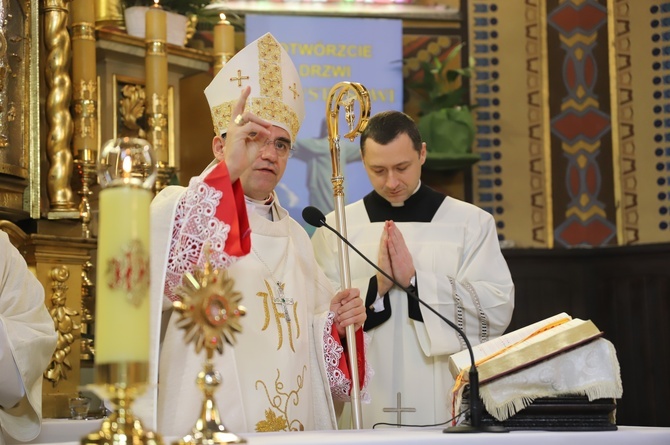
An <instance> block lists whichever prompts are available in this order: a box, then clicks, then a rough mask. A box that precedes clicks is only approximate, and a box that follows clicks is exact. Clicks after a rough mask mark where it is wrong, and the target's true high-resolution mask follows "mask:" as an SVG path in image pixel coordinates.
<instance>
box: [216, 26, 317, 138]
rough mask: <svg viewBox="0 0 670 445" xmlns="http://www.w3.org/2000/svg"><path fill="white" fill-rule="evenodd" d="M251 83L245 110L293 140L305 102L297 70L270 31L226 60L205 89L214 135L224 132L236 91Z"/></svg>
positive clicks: (238, 95)
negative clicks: (279, 129) (287, 134)
mask: <svg viewBox="0 0 670 445" xmlns="http://www.w3.org/2000/svg"><path fill="white" fill-rule="evenodd" d="M248 85H249V86H251V94H250V95H249V98H248V99H247V104H246V108H245V110H246V111H251V112H252V113H253V114H255V115H256V116H258V117H260V118H263V119H265V120H268V121H270V122H271V123H272V124H273V125H276V126H277V127H280V128H283V129H284V130H286V131H287V132H288V133H289V134H290V135H291V143H292V144H293V143H295V138H296V135H297V134H298V130H300V125H301V124H302V121H303V119H304V118H305V102H304V98H303V94H302V85H301V84H300V77H299V76H298V70H296V68H295V65H293V61H291V58H290V57H289V55H288V53H287V52H286V50H285V49H284V48H283V47H282V46H281V45H280V44H279V42H278V41H277V39H275V38H274V36H273V35H272V34H270V33H267V34H265V35H263V36H262V37H260V38H258V39H257V40H254V41H253V42H251V43H250V44H248V45H247V46H245V47H244V49H242V50H241V51H240V52H238V53H237V54H235V56H234V57H233V58H232V59H230V60H229V61H228V62H227V63H226V64H225V65H224V66H223V68H221V71H219V72H218V73H217V75H216V76H215V77H214V79H213V80H212V82H211V83H210V84H209V85H208V86H207V88H205V96H207V102H208V103H209V108H210V110H211V112H212V121H213V122H214V130H215V131H216V133H217V134H224V133H226V132H227V131H228V125H229V123H230V121H231V118H235V116H231V114H232V109H233V106H234V105H235V103H236V102H237V100H238V98H239V97H240V92H241V91H242V89H243V88H244V87H246V86H248Z"/></svg>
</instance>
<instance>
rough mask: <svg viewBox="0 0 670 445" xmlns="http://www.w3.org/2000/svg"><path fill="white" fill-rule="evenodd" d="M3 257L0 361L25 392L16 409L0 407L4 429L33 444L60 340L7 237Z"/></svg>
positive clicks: (40, 292)
mask: <svg viewBox="0 0 670 445" xmlns="http://www.w3.org/2000/svg"><path fill="white" fill-rule="evenodd" d="M0 252H2V253H0V329H1V331H0V336H2V344H3V345H4V346H7V347H8V349H7V350H5V349H4V346H3V350H2V351H0V360H2V361H3V362H7V363H6V364H8V365H9V369H10V371H9V372H16V371H17V370H18V372H19V375H20V380H21V382H20V383H21V384H23V387H24V388H25V394H24V396H23V397H22V398H21V399H20V400H19V401H18V403H17V404H16V405H14V406H11V407H5V406H3V407H0V429H2V430H3V432H5V433H7V434H10V435H11V436H12V437H14V438H15V439H17V440H20V441H29V440H32V439H34V438H35V437H37V435H38V434H39V432H40V423H41V420H42V373H43V372H44V370H45V369H46V367H47V365H48V364H49V360H50V359H51V356H52V354H53V352H54V349H55V347H56V341H57V334H56V330H55V328H54V321H53V320H52V319H51V316H50V315H49V311H48V310H47V308H46V306H45V305H44V288H43V287H42V285H41V284H40V282H39V281H38V280H37V278H36V277H35V276H34V275H33V274H32V272H30V270H28V267H27V265H26V262H25V260H24V259H23V257H22V256H21V254H20V253H19V251H18V250H16V248H14V246H12V245H11V243H10V241H9V238H8V236H7V234H6V233H5V232H2V231H0ZM12 362H13V363H12ZM2 368H3V369H8V368H7V367H4V366H3V367H2ZM0 377H1V378H2V382H0V385H3V384H7V383H8V382H11V381H12V379H11V378H10V376H6V375H4V374H3V375H2V376H0ZM9 389H10V390H12V389H13V388H9ZM2 443H3V437H2V433H1V432H0V444H2Z"/></svg>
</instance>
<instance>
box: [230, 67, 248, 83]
mask: <svg viewBox="0 0 670 445" xmlns="http://www.w3.org/2000/svg"><path fill="white" fill-rule="evenodd" d="M243 80H249V76H243V75H242V70H237V77H231V78H230V81H231V82H237V86H238V87H241V86H242V81H243Z"/></svg>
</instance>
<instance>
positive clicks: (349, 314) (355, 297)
mask: <svg viewBox="0 0 670 445" xmlns="http://www.w3.org/2000/svg"><path fill="white" fill-rule="evenodd" d="M330 310H331V312H333V313H334V314H335V320H334V323H335V328H336V329H337V333H338V334H339V335H340V338H342V337H344V336H345V330H346V327H347V326H349V325H354V330H357V329H358V328H360V327H361V326H363V323H365V319H366V318H367V315H366V313H365V306H364V305H363V300H361V293H360V291H359V290H358V289H354V288H352V289H345V290H343V291H340V292H338V293H337V294H335V296H334V297H333V299H332V300H330Z"/></svg>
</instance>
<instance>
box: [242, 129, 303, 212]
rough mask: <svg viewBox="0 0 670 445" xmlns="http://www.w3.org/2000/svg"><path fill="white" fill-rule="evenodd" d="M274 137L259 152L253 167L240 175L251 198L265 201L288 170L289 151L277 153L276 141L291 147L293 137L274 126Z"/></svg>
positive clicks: (246, 192) (243, 187)
mask: <svg viewBox="0 0 670 445" xmlns="http://www.w3.org/2000/svg"><path fill="white" fill-rule="evenodd" d="M271 131H272V136H270V138H269V139H268V140H266V141H265V143H264V144H263V145H262V146H261V148H260V149H259V150H258V155H257V156H256V159H255V160H254V162H253V164H251V167H249V168H248V169H246V170H245V171H244V172H243V173H242V174H241V175H240V181H241V184H242V189H243V190H244V194H245V195H246V196H248V197H250V198H253V199H257V200H264V199H266V198H267V197H268V196H270V194H271V193H272V191H273V190H274V189H275V187H276V186H277V184H278V183H279V181H280V180H281V178H282V176H284V171H285V170H286V163H287V162H288V155H289V152H288V150H287V151H286V152H284V153H280V152H278V151H277V149H276V148H275V145H274V141H284V142H286V143H287V144H288V146H289V147H290V146H291V145H290V144H291V142H290V141H291V137H290V136H289V134H288V132H287V131H286V130H284V129H283V128H279V127H275V126H273V127H272V129H271Z"/></svg>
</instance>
